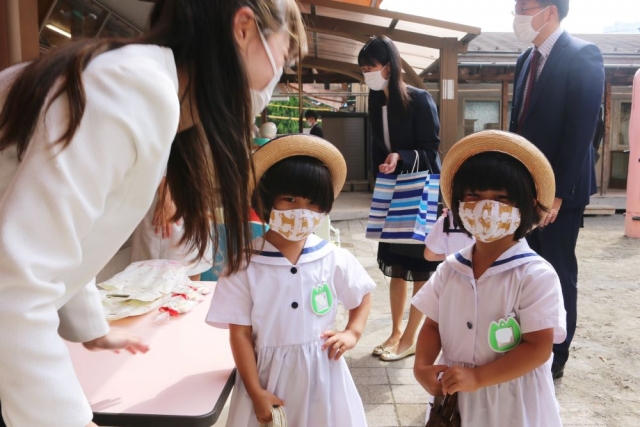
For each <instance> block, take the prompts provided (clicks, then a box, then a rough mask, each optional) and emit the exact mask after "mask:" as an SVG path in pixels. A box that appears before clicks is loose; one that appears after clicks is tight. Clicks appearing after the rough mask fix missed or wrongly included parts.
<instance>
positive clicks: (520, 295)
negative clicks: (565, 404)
mask: <svg viewBox="0 0 640 427" xmlns="http://www.w3.org/2000/svg"><path fill="white" fill-rule="evenodd" d="M474 246H475V245H472V246H470V247H468V248H465V249H463V250H462V251H460V252H458V253H455V254H452V255H450V256H449V257H447V259H446V260H445V261H444V262H443V263H442V264H441V265H440V266H439V267H438V270H437V271H436V273H435V274H434V275H433V277H432V278H431V279H430V280H429V281H428V283H427V284H426V285H425V286H423V288H422V289H420V291H419V292H418V293H417V294H416V295H415V296H414V297H413V299H412V300H411V302H412V304H413V305H414V306H415V307H416V308H418V310H420V311H421V312H423V313H424V314H426V316H427V317H429V318H431V319H432V320H434V321H435V322H437V323H438V327H439V331H440V339H441V342H442V356H441V357H440V360H439V361H438V364H442V365H447V366H454V365H459V366H466V367H470V368H473V367H476V366H483V365H486V364H488V363H490V362H493V361H494V360H497V359H499V358H500V357H502V356H503V355H504V354H506V352H507V351H509V350H510V349H512V348H514V347H515V346H516V345H517V344H518V343H519V340H520V337H521V334H526V333H529V332H535V331H539V330H543V329H549V328H553V331H554V333H553V342H554V343H561V342H562V341H564V339H565V336H566V318H565V310H564V303H563V299H562V290H561V288H560V281H559V279H558V275H557V274H556V272H555V270H554V269H553V267H551V265H550V264H549V263H548V262H547V261H545V260H544V259H542V258H541V257H540V256H539V255H537V254H536V253H535V252H533V251H532V250H531V248H529V245H528V244H527V242H526V240H524V239H522V240H520V241H519V242H518V243H517V244H516V245H514V246H513V247H511V248H510V249H508V250H507V251H506V252H505V253H503V254H502V255H501V256H500V257H499V258H498V259H497V260H496V261H495V262H494V263H493V265H492V266H491V267H489V269H487V271H486V272H485V273H484V274H483V275H482V276H481V277H480V278H479V279H478V280H475V279H474V276H473V269H472V263H471V259H472V257H471V255H472V253H473V248H474ZM552 360H553V355H552V356H551V357H550V358H549V360H548V361H547V362H546V363H544V364H543V365H541V366H539V367H538V368H536V369H534V370H533V371H531V372H529V373H527V374H525V375H523V376H521V377H519V378H516V379H514V380H511V381H507V382H504V383H500V384H496V385H493V386H489V387H484V388H481V389H479V390H477V391H475V392H460V393H458V409H459V410H460V415H461V417H462V425H463V426H465V427H475V426H478V427H485V426H492V427H513V426H518V427H557V426H562V422H561V420H560V413H559V405H558V402H557V400H556V398H555V391H554V386H553V379H552V377H551V362H552Z"/></svg>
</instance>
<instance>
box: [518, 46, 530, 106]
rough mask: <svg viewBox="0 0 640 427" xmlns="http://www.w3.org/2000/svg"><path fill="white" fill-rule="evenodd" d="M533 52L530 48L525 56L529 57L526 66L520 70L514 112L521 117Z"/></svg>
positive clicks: (525, 62)
mask: <svg viewBox="0 0 640 427" xmlns="http://www.w3.org/2000/svg"><path fill="white" fill-rule="evenodd" d="M531 51H532V49H531V48H529V50H527V51H526V52H525V53H524V54H525V55H528V56H527V59H525V61H524V64H523V65H522V69H521V70H520V75H519V76H518V81H517V82H516V89H515V90H516V97H515V101H514V106H513V111H514V112H516V111H517V114H518V115H519V114H520V110H521V109H522V99H523V98H524V88H525V86H526V84H527V75H529V64H530V63H531Z"/></svg>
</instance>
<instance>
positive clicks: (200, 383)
mask: <svg viewBox="0 0 640 427" xmlns="http://www.w3.org/2000/svg"><path fill="white" fill-rule="evenodd" d="M212 295H213V292H212V293H210V294H208V295H207V296H206V298H205V300H204V301H202V302H200V303H199V304H198V305H197V306H195V307H194V308H193V309H192V310H191V311H189V312H187V313H184V314H181V315H179V316H178V317H176V318H170V319H168V320H164V321H158V322H154V319H155V317H156V316H157V315H158V314H159V313H160V312H159V311H157V310H154V311H153V312H151V313H148V314H145V315H142V316H137V317H129V318H126V319H121V320H118V321H115V322H112V323H111V327H112V329H125V330H127V331H128V332H131V333H135V334H137V335H138V336H140V337H141V338H142V339H143V340H144V341H145V342H146V343H147V344H149V347H150V349H149V352H148V353H146V354H136V355H132V354H129V353H127V352H121V353H120V354H116V353H114V352H111V351H100V352H92V351H88V350H86V349H85V348H84V347H83V346H82V345H81V344H75V343H68V347H69V351H70V353H71V358H72V360H73V364H74V367H75V370H76V374H77V375H78V378H79V379H80V383H81V384H82V388H83V389H84V392H85V394H86V395H87V399H88V400H89V403H90V404H91V408H92V410H93V412H94V421H95V422H96V423H97V424H98V425H109V426H154V427H163V426H178V425H179V426H181V427H182V426H184V427H187V426H193V427H201V426H203V427H204V426H206V427H209V426H211V425H212V424H213V423H215V421H216V420H217V419H218V416H219V415H220V411H221V410H222V407H223V406H224V403H225V401H226V399H227V397H228V395H229V392H230V391H231V388H232V387H233V379H234V378H233V373H234V367H235V364H234V361H233V356H232V354H231V348H230V347H229V333H228V330H225V329H217V328H213V327H211V326H209V325H207V324H205V322H204V320H205V316H206V314H207V311H208V310H209V304H210V302H211V297H212Z"/></svg>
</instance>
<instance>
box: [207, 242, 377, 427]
mask: <svg viewBox="0 0 640 427" xmlns="http://www.w3.org/2000/svg"><path fill="white" fill-rule="evenodd" d="M263 243H264V246H263ZM253 247H254V255H253V256H252V258H251V262H250V263H249V265H248V267H247V268H246V269H243V270H241V271H239V272H238V273H236V274H234V275H231V276H226V277H221V278H220V280H219V281H218V284H217V285H216V289H215V293H214V295H213V299H212V302H211V308H210V310H209V313H208V315H207V323H209V324H210V325H212V326H215V327H221V328H226V327H228V325H229V324H230V323H231V324H236V325H246V326H251V327H252V328H253V338H254V348H255V353H256V360H257V367H258V376H259V379H260V384H261V385H262V387H263V388H265V389H266V390H268V391H270V392H272V393H273V394H275V395H276V396H278V397H279V398H281V399H282V400H283V401H284V402H285V407H284V409H285V412H286V416H287V423H288V425H291V426H300V427H302V426H304V427H332V426H335V427H349V426H353V427H361V426H366V425H367V422H366V419H365V414H364V408H363V406H362V400H361V399H360V396H359V394H358V391H357V390H356V387H355V384H354V382H353V379H352V378H351V374H350V372H349V368H348V367H347V364H346V362H345V360H344V358H343V357H341V358H340V359H339V360H337V361H334V360H329V358H328V355H327V351H326V350H325V351H323V350H322V349H321V347H322V345H323V343H324V339H321V337H320V336H321V334H322V333H323V332H325V331H327V330H330V329H333V328H334V321H335V318H336V312H337V306H338V302H340V303H341V304H342V305H343V306H344V308H345V309H347V310H351V309H354V308H356V307H358V306H359V305H360V303H361V301H362V298H363V297H364V296H365V295H366V294H368V293H370V292H371V290H372V289H373V288H374V287H375V283H374V282H373V280H372V279H371V278H370V277H369V275H368V274H367V272H366V271H365V270H364V268H363V267H362V266H361V265H360V263H359V262H358V261H357V260H356V259H355V257H354V256H353V255H351V254H350V253H349V252H347V251H346V250H344V249H339V248H337V247H335V246H334V245H332V244H330V243H328V242H327V241H325V240H322V239H320V238H319V237H317V236H315V235H311V236H309V237H308V238H307V240H306V242H305V246H304V249H303V251H302V254H301V256H300V259H299V260H298V262H297V263H296V264H295V265H292V264H291V263H290V262H289V260H288V259H287V258H285V257H284V256H283V255H282V253H280V252H279V251H278V250H277V249H276V248H275V247H274V246H273V245H271V244H270V243H268V242H266V241H264V240H263V239H262V238H258V239H256V240H255V241H254V246H253ZM258 425H259V423H258V420H257V419H256V415H255V413H254V410H253V403H252V401H251V399H250V398H249V395H248V394H247V392H246V389H245V388H244V385H243V383H242V380H241V378H240V376H239V375H237V376H236V383H235V388H234V391H233V395H232V398H231V405H230V410H229V417H228V421H227V426H234V427H240V426H242V427H245V426H247V427H249V426H256V427H257V426H258Z"/></svg>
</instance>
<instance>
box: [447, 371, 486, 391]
mask: <svg viewBox="0 0 640 427" xmlns="http://www.w3.org/2000/svg"><path fill="white" fill-rule="evenodd" d="M476 374H477V371H476V370H475V369H472V368H463V367H462V366H452V367H451V368H449V369H447V370H446V371H445V372H444V374H442V378H441V379H440V382H441V383H442V391H443V393H444V394H453V393H456V392H458V391H476V390H477V389H478V388H479V384H478V378H477V375H476Z"/></svg>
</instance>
